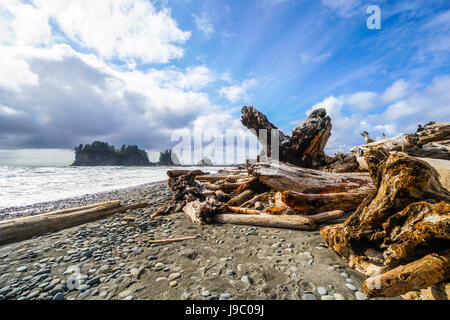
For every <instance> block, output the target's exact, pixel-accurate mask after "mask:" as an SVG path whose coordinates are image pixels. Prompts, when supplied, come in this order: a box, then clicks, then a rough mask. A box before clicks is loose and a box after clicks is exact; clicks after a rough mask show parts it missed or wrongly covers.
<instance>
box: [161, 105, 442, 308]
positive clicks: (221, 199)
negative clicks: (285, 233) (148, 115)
mask: <svg viewBox="0 0 450 320" xmlns="http://www.w3.org/2000/svg"><path fill="white" fill-rule="evenodd" d="M242 123H243V124H244V125H245V126H246V127H247V128H249V129H251V130H252V131H253V132H254V133H255V134H256V135H257V137H258V139H260V141H261V142H262V144H263V146H266V147H265V148H264V150H263V151H264V154H263V155H262V158H263V160H264V162H260V163H255V164H253V165H250V166H248V168H246V169H238V170H222V171H219V173H218V174H216V175H208V174H205V173H204V172H202V171H200V170H197V171H185V170H172V171H169V172H168V173H167V174H168V176H169V180H168V184H169V186H170V188H171V189H172V190H173V191H174V195H173V198H172V200H171V202H170V203H168V204H167V205H165V206H163V207H161V208H159V209H158V210H157V211H156V212H154V214H153V216H158V215H161V214H169V213H172V212H178V211H183V212H185V213H186V214H187V215H188V216H189V217H190V219H191V221H192V222H193V223H196V224H209V223H214V222H218V223H231V224H243V225H253V226H265V227H277V228H290V229H296V230H314V229H316V228H317V227H318V225H320V224H322V223H324V222H327V223H328V222H330V221H333V220H339V219H342V218H344V217H345V216H346V214H349V215H350V216H349V217H348V219H347V220H345V221H344V220H343V219H342V220H341V221H342V223H339V224H336V225H327V226H325V227H323V228H322V229H321V235H322V236H323V238H324V239H325V241H326V243H327V245H328V246H329V247H330V248H331V249H333V250H334V251H336V252H337V253H338V254H339V255H341V256H342V257H343V258H344V259H346V260H347V261H348V262H349V265H350V267H352V268H355V269H356V270H358V271H360V272H362V273H363V274H365V275H367V276H369V277H370V278H368V279H367V280H366V282H365V284H364V290H365V294H366V295H367V296H368V297H379V296H398V295H402V294H403V295H404V296H405V297H408V298H416V299H417V298H419V296H421V297H422V298H423V297H427V298H430V297H432V296H434V297H435V298H436V292H437V291H439V290H440V291H439V292H441V293H442V292H443V294H442V296H450V294H449V292H448V291H447V293H445V289H447V290H448V289H449V288H448V285H446V284H445V282H446V281H448V279H449V278H450V256H449V252H450V251H449V248H450V246H449V244H450V193H449V191H448V190H447V189H446V188H445V186H446V187H447V188H448V184H446V181H448V175H449V173H450V170H448V168H449V167H448V165H449V161H448V160H449V158H448V155H449V153H448V139H449V138H450V137H449V128H450V124H449V123H447V124H429V125H427V126H425V130H424V131H423V132H422V133H419V134H412V135H409V136H408V135H405V136H404V137H406V138H404V139H403V138H402V139H403V140H402V141H414V142H408V143H404V144H403V145H401V144H400V143H399V142H398V141H400V139H396V138H394V139H386V140H384V142H383V143H381V142H374V143H371V144H368V145H364V146H361V147H358V148H355V149H354V150H353V152H352V153H351V154H347V155H344V154H338V155H336V156H334V157H328V156H326V155H325V153H324V152H323V149H324V147H325V145H326V142H327V140H328V138H329V137H330V134H331V119H330V118H329V117H328V116H327V114H326V111H325V110H324V109H318V110H314V111H313V112H312V113H311V114H310V115H309V117H308V118H307V119H306V120H305V121H304V122H302V123H301V124H299V125H298V126H297V127H296V128H294V130H293V131H292V134H291V136H288V135H286V134H284V133H282V132H280V133H279V134H278V135H270V134H269V135H268V136H265V137H262V136H261V137H260V136H259V133H258V132H261V131H260V129H267V130H278V129H277V128H276V127H275V126H274V125H273V124H272V123H271V122H269V121H268V119H267V117H266V116H265V115H264V114H262V113H260V112H259V111H257V110H256V109H255V108H254V107H244V108H243V109H242ZM274 137H275V138H277V139H279V140H280V141H279V144H278V145H279V149H280V150H278V151H277V150H271V145H272V144H271V141H270V139H271V138H272V139H273V138H274ZM267 140H269V141H267ZM394 142H395V143H394ZM390 145H396V147H392V148H390V147H389V146H390ZM380 147H382V148H380ZM398 148H400V150H401V151H403V152H398ZM433 148H436V149H435V150H437V151H433V152H431V151H430V150H431V149H433ZM445 148H447V149H445ZM445 150H447V151H446V152H444V151H445ZM275 151H277V155H278V156H279V159H280V161H273V160H272V161H271V157H272V155H273V154H274V152H275ZM413 155H420V156H421V157H424V156H427V157H428V156H430V155H432V156H433V157H435V158H436V157H437V158H438V160H437V161H438V162H437V163H436V162H434V160H436V159H431V161H430V160H429V159H428V158H427V159H425V160H426V161H424V160H422V158H416V157H415V156H413ZM437 168H438V169H439V170H437ZM438 171H439V172H441V173H443V174H441V175H440V174H439V173H438ZM446 286H447V287H446ZM421 289H422V292H420V290H421ZM438 289H439V290H438ZM433 292H434V293H433Z"/></svg>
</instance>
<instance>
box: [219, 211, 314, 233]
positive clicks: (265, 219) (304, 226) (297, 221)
mask: <svg viewBox="0 0 450 320" xmlns="http://www.w3.org/2000/svg"><path fill="white" fill-rule="evenodd" d="M213 220H214V221H215V222H220V223H230V224H238V225H248V226H260V227H269V228H285V229H293V230H314V228H315V227H316V224H315V222H314V221H313V220H311V219H309V218H306V217H303V216H273V215H269V214H264V215H252V214H248V215H246V214H217V215H215V216H213Z"/></svg>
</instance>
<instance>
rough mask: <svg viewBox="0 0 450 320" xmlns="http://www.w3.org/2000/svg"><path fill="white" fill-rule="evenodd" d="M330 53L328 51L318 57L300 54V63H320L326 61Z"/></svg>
mask: <svg viewBox="0 0 450 320" xmlns="http://www.w3.org/2000/svg"><path fill="white" fill-rule="evenodd" d="M331 55H332V53H331V52H330V51H328V52H325V53H322V54H319V55H316V56H314V55H310V54H307V53H300V59H301V61H302V63H304V64H307V63H321V62H325V61H326V60H328V59H329V58H330V57H331Z"/></svg>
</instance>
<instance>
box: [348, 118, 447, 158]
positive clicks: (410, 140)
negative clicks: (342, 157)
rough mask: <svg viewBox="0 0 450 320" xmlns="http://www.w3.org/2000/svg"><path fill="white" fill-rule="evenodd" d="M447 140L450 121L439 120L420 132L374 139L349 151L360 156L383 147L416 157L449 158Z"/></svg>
mask: <svg viewBox="0 0 450 320" xmlns="http://www.w3.org/2000/svg"><path fill="white" fill-rule="evenodd" d="M448 140H450V122H441V123H435V124H431V125H427V126H425V127H424V130H423V131H422V132H418V133H410V134H403V135H400V136H397V137H393V138H389V139H384V140H380V141H375V142H372V143H368V144H365V145H362V146H357V147H354V148H352V149H350V151H351V152H352V153H354V154H355V155H356V156H358V157H361V156H363V155H364V152H366V151H368V150H375V149H378V148H383V149H385V150H387V151H402V152H405V153H407V154H408V155H411V156H416V157H429V158H436V159H444V160H450V147H449V145H448V144H447V143H448ZM440 142H441V143H440Z"/></svg>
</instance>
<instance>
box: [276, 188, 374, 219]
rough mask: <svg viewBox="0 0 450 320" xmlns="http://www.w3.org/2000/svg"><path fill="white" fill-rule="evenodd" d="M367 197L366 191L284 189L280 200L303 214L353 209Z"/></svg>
mask: <svg viewBox="0 0 450 320" xmlns="http://www.w3.org/2000/svg"><path fill="white" fill-rule="evenodd" d="M366 197H367V192H366V191H362V192H361V191H360V192H358V191H356V192H341V193H325V194H305V193H299V192H295V191H285V192H283V193H282V195H281V200H282V202H283V203H284V204H285V205H286V206H288V207H290V208H293V209H295V210H298V211H300V212H302V213H304V214H312V213H317V212H323V211H330V210H343V211H353V210H355V209H356V208H358V206H359V205H360V204H361V202H362V201H363V200H364V199H365V198H366Z"/></svg>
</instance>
